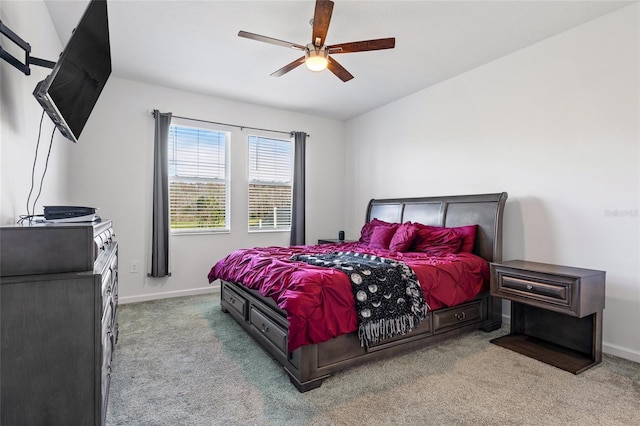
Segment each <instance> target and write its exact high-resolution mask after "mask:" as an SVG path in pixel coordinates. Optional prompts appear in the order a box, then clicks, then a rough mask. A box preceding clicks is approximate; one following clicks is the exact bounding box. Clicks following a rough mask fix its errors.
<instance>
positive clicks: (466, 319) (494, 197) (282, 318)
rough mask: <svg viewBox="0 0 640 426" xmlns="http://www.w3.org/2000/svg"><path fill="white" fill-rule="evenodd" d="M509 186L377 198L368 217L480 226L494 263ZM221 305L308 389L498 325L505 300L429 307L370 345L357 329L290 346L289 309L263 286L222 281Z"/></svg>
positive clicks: (483, 246) (480, 246)
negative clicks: (402, 331) (404, 329)
mask: <svg viewBox="0 0 640 426" xmlns="http://www.w3.org/2000/svg"><path fill="white" fill-rule="evenodd" d="M506 200H507V193H506V192H502V193H496V194H481V195H456V196H447V197H423V198H401V199H400V198H398V199H384V200H382V199H381V200H377V199H374V200H371V201H370V202H369V205H368V208H367V214H366V221H367V222H369V221H370V220H372V219H373V218H378V219H380V220H384V221H387V222H406V221H412V222H419V223H423V224H426V225H434V226H447V227H454V226H463V225H472V224H477V225H478V233H477V236H476V244H475V247H474V253H475V254H477V255H479V256H481V257H483V258H484V259H485V260H487V262H499V261H501V260H502V216H503V211H504V204H505V202H506ZM220 287H221V301H220V305H221V309H222V310H223V311H224V312H227V313H229V314H230V315H231V316H232V317H233V318H234V319H235V320H236V321H237V322H238V323H239V324H240V325H241V326H242V328H244V329H245V330H246V331H247V332H248V333H249V335H251V336H252V337H253V338H254V339H255V340H256V341H257V342H258V343H260V344H261V346H263V347H264V349H265V350H266V351H267V352H269V354H271V355H272V356H273V357H274V358H275V359H276V360H277V361H278V362H279V363H280V364H282V366H283V367H284V369H285V371H286V372H287V373H288V374H289V378H290V380H291V382H292V383H293V384H294V385H295V386H296V387H297V388H298V390H300V391H301V392H306V391H308V390H311V389H314V388H317V387H319V386H320V385H321V384H322V382H323V381H324V380H325V379H326V378H327V377H329V376H330V375H331V374H332V373H335V372H337V371H340V370H344V369H345V368H349V367H353V366H355V365H359V364H362V363H363V362H368V361H372V360H377V359H382V358H385V357H389V356H394V355H397V354H401V353H405V352H407V351H409V350H412V349H415V348H419V347H425V346H429V345H433V344H435V343H437V342H439V341H442V340H444V339H448V338H451V337H453V336H457V335H460V334H462V333H464V332H468V331H470V330H476V329H482V330H484V331H492V330H496V329H498V328H500V326H501V325H502V303H501V301H500V299H497V298H493V297H491V296H490V295H489V292H488V289H487V292H484V293H481V294H480V295H478V297H476V298H475V299H473V300H471V301H468V302H465V303H463V304H461V305H457V306H454V307H449V308H441V309H437V310H434V311H431V312H429V314H428V316H427V319H426V320H425V321H423V322H422V323H421V324H420V326H418V327H417V328H416V329H414V330H413V331H412V332H410V333H408V334H406V335H404V336H396V337H394V338H392V339H388V340H385V341H384V342H382V343H380V344H378V345H375V346H372V347H369V348H364V347H361V346H360V340H359V339H358V336H357V333H355V332H354V333H350V334H346V335H342V336H338V337H336V338H333V339H331V340H329V341H327V342H323V343H318V344H313V345H305V346H302V347H300V348H298V349H296V350H295V351H293V352H289V351H288V340H287V339H288V337H287V330H288V322H287V317H286V312H284V311H283V310H282V309H280V308H279V307H278V306H277V305H276V303H275V302H274V301H273V299H271V298H265V297H262V296H261V295H260V294H259V293H258V292H257V291H256V290H250V289H247V288H245V287H243V286H241V285H238V284H235V283H231V282H227V281H222V282H221V286H220Z"/></svg>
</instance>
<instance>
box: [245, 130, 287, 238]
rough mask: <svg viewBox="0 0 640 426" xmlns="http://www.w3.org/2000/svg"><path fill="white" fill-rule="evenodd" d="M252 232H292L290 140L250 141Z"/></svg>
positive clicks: (266, 139) (264, 139) (250, 211)
mask: <svg viewBox="0 0 640 426" xmlns="http://www.w3.org/2000/svg"><path fill="white" fill-rule="evenodd" d="M248 148H249V149H248V151H249V155H248V161H249V164H248V169H249V230H252V231H259V230H289V229H291V188H292V165H293V155H292V154H293V153H292V149H293V148H292V144H291V141H290V140H281V139H271V138H264V137H259V136H252V135H250V136H249V138H248Z"/></svg>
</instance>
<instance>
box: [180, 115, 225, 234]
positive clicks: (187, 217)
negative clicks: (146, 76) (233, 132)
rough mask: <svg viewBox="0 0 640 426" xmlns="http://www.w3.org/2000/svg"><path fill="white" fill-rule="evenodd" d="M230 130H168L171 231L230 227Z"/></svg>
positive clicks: (184, 128)
mask: <svg viewBox="0 0 640 426" xmlns="http://www.w3.org/2000/svg"><path fill="white" fill-rule="evenodd" d="M228 139H229V136H228V133H227V132H221V131H215V130H209V129H203V128H197V127H187V126H178V125H172V126H171V127H170V129H169V155H168V157H169V212H170V223H171V229H172V230H182V231H189V230H192V231H194V230H195V231H201V230H228V229H229V224H228V222H229V221H228V212H229V197H228V188H229V182H228V173H227V145H228Z"/></svg>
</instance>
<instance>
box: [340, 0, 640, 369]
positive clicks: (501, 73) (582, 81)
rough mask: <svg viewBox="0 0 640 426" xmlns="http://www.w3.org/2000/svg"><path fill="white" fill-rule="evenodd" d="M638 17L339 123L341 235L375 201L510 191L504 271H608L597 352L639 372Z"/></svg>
mask: <svg viewBox="0 0 640 426" xmlns="http://www.w3.org/2000/svg"><path fill="white" fill-rule="evenodd" d="M639 15H640V13H639V11H638V5H637V4H635V5H633V6H630V7H627V8H624V9H622V10H620V11H618V12H615V13H613V14H611V15H608V16H605V17H602V18H600V19H597V20H595V21H592V22H589V23H587V24H584V25H582V26H580V27H578V28H575V29H573V30H571V31H568V32H565V33H563V34H560V35H558V36H556V37H553V38H550V39H548V40H545V41H543V42H540V43H538V44H535V45H533V46H530V47H528V48H526V49H523V50H521V51H518V52H516V53H514V54H511V55H509V56H506V57H504V58H501V59H499V60H496V61H494V62H492V63H489V64H487V65H485V66H482V67H480V68H477V69H475V70H472V71H470V72H467V73H465V74H463V75H460V76H458V77H456V78H452V79H450V80H448V81H445V82H443V83H441V84H439V85H437V86H435V87H432V88H429V89H426V90H423V91H421V92H418V93H416V94H414V95H412V96H409V97H407V98H404V99H402V100H399V101H397V102H394V103H392V104H389V105H387V106H384V107H382V108H379V109H377V110H375V111H372V112H370V113H367V114H364V115H362V116H360V117H357V118H355V119H352V120H350V121H348V122H347V124H346V141H347V153H346V157H347V158H350V159H353V161H352V162H350V163H349V164H347V168H346V182H347V183H348V184H349V187H348V190H347V191H346V193H345V207H346V221H345V223H347V229H348V231H349V232H350V233H352V234H353V233H357V230H358V229H359V227H360V226H361V222H362V212H363V209H364V207H365V206H366V203H367V201H368V200H369V199H370V198H374V197H377V198H381V197H388V196H427V195H444V194H464V193H488V192H500V191H507V192H508V193H509V200H508V202H507V205H506V208H505V224H504V258H505V259H515V258H523V259H527V260H532V261H540V262H548V263H558V264H566V265H571V266H577V267H584V268H592V269H600V270H605V271H606V272H607V284H606V309H605V311H604V339H603V340H604V350H605V352H608V353H612V354H617V355H620V356H624V357H626V358H629V359H633V360H636V361H640V331H639V330H640V329H639V328H638V324H640V266H639V263H640V250H639V245H640V244H639V243H640V226H639V220H640V217H639V216H640V214H639V209H640V199H639V198H640V172H639V169H640V149H639V148H640V143H639V140H640V139H639V135H640V133H639V124H640V121H639V118H640V109H639V91H640V86H639V84H638V79H639V75H640V74H639V71H640V69H639V66H638V61H639V58H640V55H639V38H638V37H639V32H638V23H639ZM391 143H393V148H392V149H391V148H390V147H391V145H390V144H391ZM390 164H392V165H393V166H392V167H390V166H389V165H390ZM353 197H355V199H353ZM352 200H353V202H352Z"/></svg>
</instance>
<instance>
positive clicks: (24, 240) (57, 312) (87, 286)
mask: <svg viewBox="0 0 640 426" xmlns="http://www.w3.org/2000/svg"><path fill="white" fill-rule="evenodd" d="M117 307H118V244H117V242H116V240H115V237H114V232H113V228H112V224H111V221H101V222H96V223H86V222H85V223H65V224H48V223H47V224H34V225H27V226H20V225H17V226H6V227H0V424H2V425H103V424H105V419H106V411H107V401H108V397H109V382H110V375H111V361H112V358H113V351H114V348H115V344H116V340H117V337H118V325H117Z"/></svg>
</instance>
